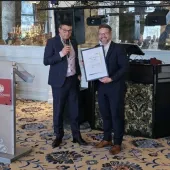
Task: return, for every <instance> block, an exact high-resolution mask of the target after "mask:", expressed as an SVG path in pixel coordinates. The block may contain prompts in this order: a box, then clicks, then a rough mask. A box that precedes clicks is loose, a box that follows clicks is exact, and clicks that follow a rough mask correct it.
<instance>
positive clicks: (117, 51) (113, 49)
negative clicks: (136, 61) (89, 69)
mask: <svg viewBox="0 0 170 170" xmlns="http://www.w3.org/2000/svg"><path fill="white" fill-rule="evenodd" d="M105 60H106V66H107V69H108V74H109V77H110V78H111V79H112V80H113V81H112V82H111V84H114V83H118V82H120V83H121V82H122V83H125V78H126V72H127V68H128V57H127V56H126V53H125V50H124V49H123V48H122V47H121V45H119V44H116V43H114V42H113V41H112V42H111V44H110V47H109V49H108V52H107V55H106V58H105ZM97 82H98V81H97ZM97 82H96V83H97ZM97 84H98V83H97Z"/></svg>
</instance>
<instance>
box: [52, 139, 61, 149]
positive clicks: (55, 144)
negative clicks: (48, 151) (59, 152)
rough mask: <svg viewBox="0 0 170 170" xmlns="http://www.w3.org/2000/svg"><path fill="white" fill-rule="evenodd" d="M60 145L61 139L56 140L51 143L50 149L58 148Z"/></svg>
mask: <svg viewBox="0 0 170 170" xmlns="http://www.w3.org/2000/svg"><path fill="white" fill-rule="evenodd" d="M61 143H62V139H61V138H56V139H55V140H54V141H53V143H52V147H53V148H56V147H58V146H59V145H60V144H61Z"/></svg>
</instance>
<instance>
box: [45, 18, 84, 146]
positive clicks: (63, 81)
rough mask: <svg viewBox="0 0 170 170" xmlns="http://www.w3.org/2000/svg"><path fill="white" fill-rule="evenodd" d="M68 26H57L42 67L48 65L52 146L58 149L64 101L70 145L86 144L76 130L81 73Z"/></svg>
mask: <svg viewBox="0 0 170 170" xmlns="http://www.w3.org/2000/svg"><path fill="white" fill-rule="evenodd" d="M71 33H72V25H71V23H70V22H69V21H63V22H62V23H61V24H60V27H59V35H57V36H55V37H53V38H51V39H49V40H48V41H47V44H46V47H45V52H44V65H45V66H47V65H50V71H49V79H48V84H49V85H51V87H52V94H53V125H54V134H55V135H56V139H55V140H54V141H53V143H52V147H53V148H55V147H58V146H59V145H60V144H61V143H62V138H63V136H64V128H63V113H64V107H65V104H66V102H68V107H69V109H68V110H69V115H70V122H71V131H72V136H73V142H74V143H76V142H77V143H79V144H80V145H87V143H86V142H85V141H84V140H83V139H82V137H81V134H80V129H79V120H78V117H79V108H78V90H79V88H78V87H79V84H80V80H81V71H80V66H79V61H78V49H77V44H76V42H74V41H72V40H70V37H71Z"/></svg>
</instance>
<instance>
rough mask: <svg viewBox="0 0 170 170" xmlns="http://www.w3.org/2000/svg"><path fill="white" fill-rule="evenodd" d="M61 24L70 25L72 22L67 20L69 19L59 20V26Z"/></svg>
mask: <svg viewBox="0 0 170 170" xmlns="http://www.w3.org/2000/svg"><path fill="white" fill-rule="evenodd" d="M62 25H67V26H70V27H71V26H72V23H71V22H70V21H69V20H64V21H61V22H60V27H61V26H62Z"/></svg>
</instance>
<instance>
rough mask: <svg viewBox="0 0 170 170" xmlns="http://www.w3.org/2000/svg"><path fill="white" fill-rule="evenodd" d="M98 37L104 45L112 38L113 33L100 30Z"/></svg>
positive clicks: (104, 29)
mask: <svg viewBox="0 0 170 170" xmlns="http://www.w3.org/2000/svg"><path fill="white" fill-rule="evenodd" d="M98 35H99V40H100V41H101V43H102V44H107V43H108V42H109V41H110V40H111V38H112V32H111V31H110V30H109V29H108V28H100V29H99V33H98Z"/></svg>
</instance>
